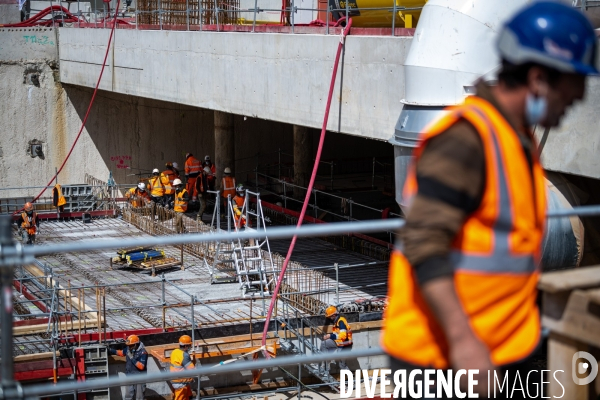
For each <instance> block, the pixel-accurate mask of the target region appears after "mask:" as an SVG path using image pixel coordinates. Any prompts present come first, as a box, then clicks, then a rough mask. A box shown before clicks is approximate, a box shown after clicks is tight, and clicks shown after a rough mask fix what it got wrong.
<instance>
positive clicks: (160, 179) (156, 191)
mask: <svg viewBox="0 0 600 400" xmlns="http://www.w3.org/2000/svg"><path fill="white" fill-rule="evenodd" d="M148 183H149V184H150V194H151V195H152V196H154V197H162V196H164V195H165V193H166V188H167V187H170V185H169V178H167V177H166V176H164V175H163V174H159V175H158V176H153V177H152V178H150V181H149V182H148Z"/></svg>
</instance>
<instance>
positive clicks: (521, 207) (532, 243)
mask: <svg viewBox="0 0 600 400" xmlns="http://www.w3.org/2000/svg"><path fill="white" fill-rule="evenodd" d="M450 111H451V112H449V113H448V114H447V115H446V116H444V117H442V118H441V119H440V120H438V121H436V122H434V123H433V124H432V125H431V126H429V127H428V128H426V129H425V131H424V132H423V133H422V134H421V139H422V141H421V143H420V145H419V147H418V148H417V149H415V152H414V156H415V161H414V162H413V164H412V165H411V168H410V170H409V173H408V176H407V181H406V184H405V187H404V195H405V198H406V199H407V201H408V204H409V207H410V202H411V199H412V198H413V196H414V195H415V194H416V192H417V189H418V188H417V179H416V173H415V165H416V160H418V159H419V157H420V155H421V154H422V152H423V149H424V148H425V146H427V143H428V141H429V139H431V138H433V137H435V136H436V135H438V134H440V133H442V132H444V131H446V130H447V129H448V128H450V127H451V126H452V125H453V124H454V123H456V122H457V121H458V120H459V119H460V118H464V119H465V120H467V121H468V122H470V123H471V124H472V125H473V126H474V127H475V129H476V130H477V132H478V133H479V136H480V138H481V141H482V144H483V150H484V153H485V174H486V175H485V187H484V191H483V196H482V199H481V204H480V206H479V208H478V209H477V210H475V211H474V212H473V213H472V214H470V215H469V216H467V218H466V220H465V222H464V223H463V226H462V228H461V230H460V231H459V232H458V234H457V235H456V237H455V239H454V241H453V243H452V251H451V254H450V260H451V262H452V263H453V265H454V282H455V288H456V292H457V295H458V298H459V300H460V302H461V304H462V306H463V309H464V311H465V313H466V315H467V317H468V318H469V322H470V325H471V327H472V329H473V331H474V332H475V334H476V335H477V337H478V338H479V339H480V340H481V341H482V342H483V343H485V344H486V345H487V346H488V348H489V349H490V352H491V358H492V361H493V362H494V364H496V365H505V364H507V363H511V362H514V361H518V360H520V359H523V358H524V357H527V356H528V355H529V354H530V353H531V352H532V351H533V350H534V348H535V347H536V345H537V343H538V340H539V335H540V322H539V316H538V309H537V306H536V294H537V292H536V284H537V281H538V277H539V271H538V269H537V264H538V262H539V258H540V251H541V241H542V235H543V231H544V219H545V213H546V193H545V183H544V173H543V170H542V167H541V165H540V163H539V160H538V159H537V150H535V149H533V150H532V155H531V157H532V168H531V167H530V166H529V162H528V161H527V156H526V154H525V152H524V149H523V146H522V144H521V141H520V140H519V137H518V134H517V133H516V132H515V131H514V130H513V128H512V127H511V126H510V124H509V123H508V122H507V121H506V120H505V119H504V118H503V117H502V115H501V114H500V113H499V112H498V111H497V110H496V109H495V108H494V107H493V106H492V105H491V104H490V103H488V102H487V101H485V100H483V99H481V98H479V97H474V96H473V97H469V98H467V99H466V100H465V103H464V104H463V105H461V106H458V107H455V108H452V109H450ZM532 140H533V139H532ZM409 212H410V210H409ZM388 295H389V300H388V307H387V309H386V312H385V318H384V320H385V330H384V333H383V335H382V346H383V347H384V348H385V349H386V351H387V352H388V353H389V354H390V355H392V356H393V357H396V358H399V359H401V360H404V361H407V362H409V363H412V364H416V365H420V366H425V367H429V366H433V367H435V368H447V367H448V366H449V363H448V344H447V342H446V339H445V336H444V334H443V332H442V330H441V328H440V327H439V325H438V323H437V321H436V319H435V318H434V317H433V315H432V314H431V311H430V310H429V307H428V306H427V305H426V302H425V300H424V299H423V297H422V295H421V293H420V290H419V286H418V284H417V283H416V279H415V276H414V271H413V268H412V266H411V265H410V264H409V262H408V261H407V260H406V258H405V257H404V256H403V255H402V254H401V253H400V252H399V251H395V252H394V253H393V254H392V257H391V260H390V276H389V294H388Z"/></svg>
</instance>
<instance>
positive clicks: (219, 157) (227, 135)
mask: <svg viewBox="0 0 600 400" xmlns="http://www.w3.org/2000/svg"><path fill="white" fill-rule="evenodd" d="M214 125H215V158H214V162H215V163H217V162H218V164H216V166H217V182H221V178H223V171H224V170H225V168H227V167H229V168H234V169H233V171H234V172H235V133H234V130H233V115H232V114H229V113H225V112H221V111H215V123H214ZM201 157H204V156H203V155H201V154H198V155H197V158H198V159H199V160H204V158H201Z"/></svg>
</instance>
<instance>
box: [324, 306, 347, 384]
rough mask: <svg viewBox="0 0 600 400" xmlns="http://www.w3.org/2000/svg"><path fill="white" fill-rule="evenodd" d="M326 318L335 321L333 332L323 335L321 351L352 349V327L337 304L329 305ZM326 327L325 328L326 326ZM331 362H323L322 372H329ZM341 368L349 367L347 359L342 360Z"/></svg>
mask: <svg viewBox="0 0 600 400" xmlns="http://www.w3.org/2000/svg"><path fill="white" fill-rule="evenodd" d="M325 318H326V324H327V322H333V328H332V333H331V334H328V335H325V336H323V341H322V342H321V352H323V353H325V352H328V351H330V352H331V351H336V350H338V349H340V350H351V349H352V344H353V343H352V329H350V325H349V324H348V321H346V318H345V317H343V316H341V315H340V313H339V311H338V309H337V307H336V306H329V307H327V308H326V309H325ZM324 329H325V328H324ZM328 366H329V363H322V364H321V368H319V369H320V372H321V373H328V371H327V370H328ZM340 369H348V366H347V365H346V361H344V360H340Z"/></svg>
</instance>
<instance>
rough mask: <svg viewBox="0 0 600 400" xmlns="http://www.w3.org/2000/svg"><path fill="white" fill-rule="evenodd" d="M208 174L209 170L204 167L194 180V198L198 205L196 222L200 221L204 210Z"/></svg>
mask: <svg viewBox="0 0 600 400" xmlns="http://www.w3.org/2000/svg"><path fill="white" fill-rule="evenodd" d="M208 174H210V168H208V167H204V169H203V170H202V173H201V174H200V175H198V178H197V179H196V187H195V190H196V195H197V196H196V197H197V199H198V202H199V203H200V209H199V210H198V216H197V219H198V220H202V214H204V211H205V210H206V197H207V195H208V192H207V191H208Z"/></svg>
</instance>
